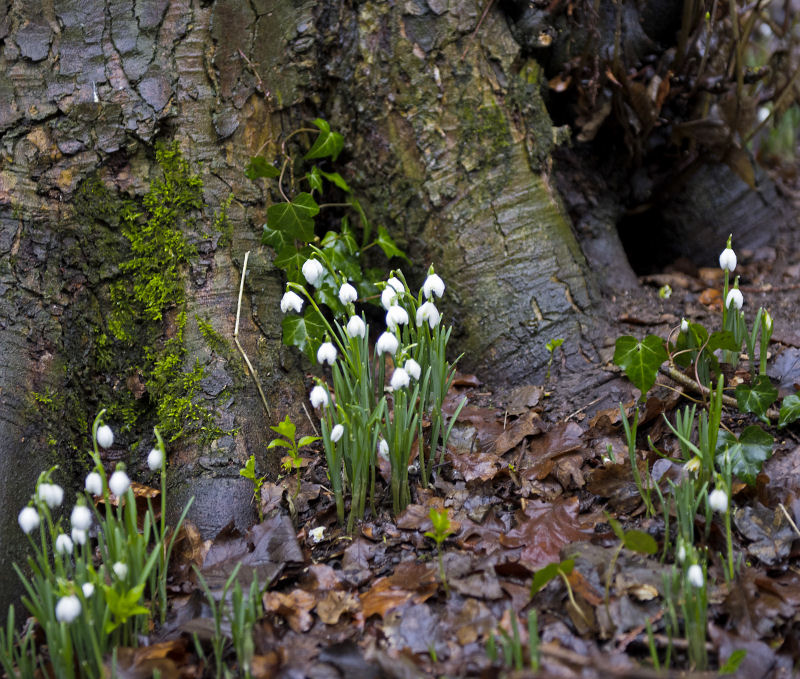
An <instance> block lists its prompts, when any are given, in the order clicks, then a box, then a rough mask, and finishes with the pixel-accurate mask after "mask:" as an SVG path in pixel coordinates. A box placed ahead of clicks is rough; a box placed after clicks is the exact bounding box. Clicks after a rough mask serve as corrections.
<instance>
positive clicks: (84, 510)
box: [69, 505, 92, 530]
mask: <svg viewBox="0 0 800 679" xmlns="http://www.w3.org/2000/svg"><path fill="white" fill-rule="evenodd" d="M69 521H70V523H71V524H72V527H73V528H77V529H78V530H89V526H91V525H92V510H91V509H89V508H88V507H87V506H86V505H75V506H74V507H73V508H72V514H71V515H70V517H69Z"/></svg>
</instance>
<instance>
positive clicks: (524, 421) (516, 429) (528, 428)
mask: <svg viewBox="0 0 800 679" xmlns="http://www.w3.org/2000/svg"><path fill="white" fill-rule="evenodd" d="M575 426H577V425H575ZM542 431H544V424H543V423H542V418H541V417H539V414H538V413H536V412H534V411H533V410H528V411H526V412H524V413H523V414H522V415H521V416H520V417H518V418H517V419H514V420H511V421H510V422H509V423H508V426H507V428H506V429H505V431H503V433H502V434H500V436H498V437H497V440H496V441H495V444H494V450H493V452H494V454H495V455H503V454H504V453H507V452H508V451H509V450H511V449H512V448H516V447H517V444H519V442H520V441H522V439H524V438H525V437H527V436H535V435H536V434H541V433H542Z"/></svg>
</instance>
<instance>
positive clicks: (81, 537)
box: [71, 528, 89, 545]
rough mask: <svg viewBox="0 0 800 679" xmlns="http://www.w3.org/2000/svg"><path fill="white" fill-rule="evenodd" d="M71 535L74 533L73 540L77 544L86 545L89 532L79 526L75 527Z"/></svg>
mask: <svg viewBox="0 0 800 679" xmlns="http://www.w3.org/2000/svg"><path fill="white" fill-rule="evenodd" d="M71 535H72V541H73V542H74V543H75V544H76V545H85V544H86V538H87V537H88V536H89V534H88V533H87V532H86V531H85V530H80V529H79V528H73V529H72V531H71Z"/></svg>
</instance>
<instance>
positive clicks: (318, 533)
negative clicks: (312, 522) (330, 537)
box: [308, 526, 325, 544]
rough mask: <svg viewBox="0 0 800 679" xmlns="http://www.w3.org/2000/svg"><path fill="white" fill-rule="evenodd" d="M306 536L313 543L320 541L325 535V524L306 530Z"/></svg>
mask: <svg viewBox="0 0 800 679" xmlns="http://www.w3.org/2000/svg"><path fill="white" fill-rule="evenodd" d="M308 537H310V538H311V539H312V540H313V541H314V544H317V543H318V542H322V540H323V539H324V537H325V526H317V527H316V528H312V529H311V530H310V531H308Z"/></svg>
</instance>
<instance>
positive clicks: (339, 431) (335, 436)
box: [331, 424, 344, 443]
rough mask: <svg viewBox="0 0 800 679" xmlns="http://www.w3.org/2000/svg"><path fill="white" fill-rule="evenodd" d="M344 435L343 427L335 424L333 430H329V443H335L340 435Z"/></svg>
mask: <svg viewBox="0 0 800 679" xmlns="http://www.w3.org/2000/svg"><path fill="white" fill-rule="evenodd" d="M343 434H344V427H343V426H342V425H341V424H337V425H336V426H335V427H334V428H333V429H331V441H333V442H334V443H336V442H337V441H338V440H339V439H340V438H342V435H343Z"/></svg>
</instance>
